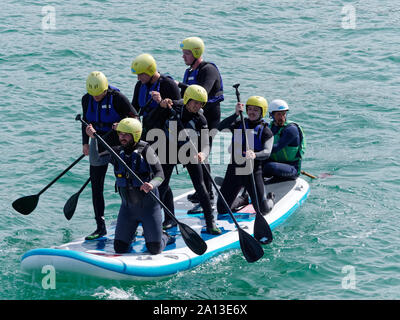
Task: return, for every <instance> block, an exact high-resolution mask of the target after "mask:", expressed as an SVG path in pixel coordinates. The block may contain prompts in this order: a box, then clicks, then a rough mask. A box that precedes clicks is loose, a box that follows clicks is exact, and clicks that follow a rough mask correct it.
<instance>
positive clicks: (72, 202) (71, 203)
mask: <svg viewBox="0 0 400 320" xmlns="http://www.w3.org/2000/svg"><path fill="white" fill-rule="evenodd" d="M111 132H113V130H110V131H108V132H107V133H105V134H104V135H103V139H104V138H106V137H107V136H108V135H110V134H111ZM89 182H90V177H89V179H87V180H86V182H85V183H84V184H83V186H82V187H81V188H80V189H79V191H78V192H77V193H75V194H73V195H72V196H71V197H70V198H69V199H68V200H67V202H66V203H65V205H64V216H65V218H67V220H71V218H72V216H73V215H74V213H75V209H76V206H77V204H78V199H79V195H80V194H81V193H82V191H83V189H85V187H86V186H87V185H88V183H89Z"/></svg>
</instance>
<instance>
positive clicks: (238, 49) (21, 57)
mask: <svg viewBox="0 0 400 320" xmlns="http://www.w3.org/2000/svg"><path fill="white" fill-rule="evenodd" d="M49 5H50V7H46V6H49ZM399 34H400V9H399V7H398V3H397V2H395V1H388V0H384V1H377V0H368V1H367V0H359V1H356V0H355V1H331V0H330V1H312V0H307V1H306V0H299V1H294V0H283V1H252V0H240V1H239V0H233V1H226V0H222V1H218V2H215V1H192V0H185V1H183V0H179V1H161V0H154V1H151V2H148V1H126V0H119V1H115V0H113V1H102V0H97V1H95V0H87V1H76V0H71V1H65V2H60V1H54V2H50V3H48V2H42V1H28V0H22V1H11V0H6V1H3V5H2V10H0V39H1V46H0V88H1V91H2V98H1V99H0V119H1V126H0V132H1V139H0V152H1V154H2V160H1V170H0V208H1V210H0V265H1V273H0V283H1V286H0V299H27V300H31V299H144V300H147V299H216V300H220V299H399V298H400V293H399V292H400V277H399V269H400V241H399V234H400V232H399V231H400V217H399V213H400V206H399V202H398V198H399V193H400V172H399V165H400V161H399V159H398V155H399V154H400V144H399V138H398V135H399V133H400V130H399V128H398V124H399V121H400V110H399V102H400V94H399V85H400V78H399V74H400V54H399V52H400V36H399ZM193 35H196V36H200V37H202V38H203V40H204V42H205V45H206V51H205V54H204V57H205V59H206V60H208V61H213V62H215V63H216V64H217V65H218V67H219V69H220V71H221V74H222V77H223V80H224V85H225V101H224V102H223V103H222V113H223V117H225V116H228V115H230V114H231V113H232V111H233V108H234V105H235V102H236V97H235V92H234V89H233V88H232V85H233V84H235V83H240V91H241V97H242V99H243V100H245V99H247V97H249V96H250V95H263V96H265V97H266V98H267V99H268V101H271V100H273V99H276V98H281V99H285V100H286V101H287V102H288V103H289V105H290V107H291V111H290V114H289V117H290V120H295V121H297V122H299V123H300V124H301V125H302V126H303V128H304V131H305V134H306V138H307V150H306V159H305V160H304V163H303V169H304V170H306V171H307V172H310V173H312V174H314V175H316V176H318V177H319V178H318V179H316V180H312V181H311V179H309V178H307V177H305V179H307V180H308V181H309V183H310V186H311V192H310V195H309V198H308V199H307V201H306V202H305V203H304V205H303V206H302V207H301V208H300V209H299V210H298V211H296V213H295V214H294V215H292V216H291V217H290V219H289V220H288V221H287V222H286V223H284V224H283V225H281V226H280V227H278V228H277V229H276V230H274V241H273V243H271V244H270V245H269V246H268V247H266V248H265V255H264V257H263V258H262V259H261V260H260V261H258V262H256V263H254V264H249V263H247V262H246V260H245V259H244V258H243V255H242V253H241V251H240V250H234V251H230V252H226V253H224V254H221V255H219V256H218V257H216V258H214V259H212V260H210V261H209V262H207V263H205V264H203V265H201V266H199V267H196V268H194V269H192V270H189V271H184V272H181V273H179V274H177V275H174V276H172V277H168V278H166V279H163V280H158V281H142V282H129V281H110V280H101V279H95V278H84V277H81V276H78V275H63V274H60V275H57V281H56V288H55V289H47V290H46V289H45V288H44V287H43V286H42V278H43V275H42V274H40V273H39V274H34V275H30V274H25V273H23V272H22V270H21V269H20V258H21V256H22V255H23V254H24V253H25V252H26V251H28V250H30V249H34V248H38V247H50V246H53V245H58V244H61V243H66V242H70V241H72V240H74V239H76V238H79V237H82V236H84V235H87V234H89V233H90V232H92V231H93V230H94V227H95V224H94V219H93V212H92V206H91V197H90V192H89V188H88V189H86V190H85V191H84V192H83V193H82V195H81V196H80V200H79V204H78V208H77V211H76V213H75V215H74V217H73V219H72V220H70V221H67V220H66V219H65V218H64V215H63V211H62V209H63V206H64V204H65V201H66V200H67V199H68V198H69V197H70V196H71V195H72V194H73V193H75V192H77V191H78V189H79V188H80V186H81V185H82V184H83V183H84V181H85V180H86V179H87V177H88V161H87V159H85V160H83V161H81V162H80V163H79V164H78V165H77V166H76V167H74V168H73V169H72V170H71V171H70V172H69V173H68V174H66V175H65V176H64V177H63V178H62V179H61V180H60V181H58V182H57V183H56V184H55V185H54V186H52V187H51V188H50V189H49V190H47V191H46V192H45V193H44V194H42V195H41V196H40V201H39V204H38V206H37V208H36V210H35V211H34V212H32V213H31V214H30V215H27V216H23V215H21V214H19V213H18V212H16V211H14V209H13V208H12V206H11V203H12V202H13V201H14V200H15V199H17V198H19V197H21V196H24V195H30V194H35V193H37V192H39V191H40V190H41V189H42V188H43V187H44V186H45V185H46V184H47V183H49V182H50V181H51V180H52V179H53V178H54V177H55V176H56V175H58V173H60V172H61V171H62V170H64V169H65V168H66V167H67V166H68V165H69V164H70V163H71V162H72V161H73V160H74V159H76V158H77V157H78V156H79V155H80V154H81V133H80V125H79V124H78V123H77V122H76V121H74V118H75V115H76V114H77V113H80V112H81V105H80V99H81V97H82V95H83V94H84V93H85V79H86V77H87V75H88V74H89V72H91V71H92V70H101V71H103V72H104V73H105V74H106V76H107V77H108V79H109V82H110V83H111V84H112V85H114V86H117V87H118V88H120V89H121V91H122V92H123V93H124V94H125V95H127V96H128V98H129V99H131V97H132V94H133V87H134V84H135V82H136V78H135V76H133V75H132V74H131V72H130V63H131V61H132V59H133V58H134V57H135V56H137V55H139V54H141V53H143V52H148V53H151V54H152V55H153V56H154V57H155V58H156V60H157V63H158V69H159V70H160V71H161V72H163V73H169V74H170V75H171V76H173V77H174V78H176V79H178V80H180V79H182V76H183V73H184V70H185V65H184V63H183V60H182V57H181V51H180V49H179V42H180V41H181V40H182V39H184V38H186V37H188V36H193ZM215 152H221V153H224V152H226V150H219V151H215ZM225 169H226V165H213V167H212V171H213V174H214V175H223V173H224V171H225ZM109 171H110V172H109V173H108V175H107V178H106V191H105V197H106V218H107V222H111V221H113V220H114V219H115V218H116V216H117V212H118V208H119V203H120V200H119V198H118V196H117V195H116V194H115V193H114V191H113V184H114V178H113V175H112V172H111V169H110V170H109ZM190 187H191V182H190V179H189V177H188V175H187V174H185V173H184V172H183V170H181V174H179V175H174V177H173V190H174V193H175V195H177V194H179V193H181V192H183V191H185V190H187V189H189V188H190Z"/></svg>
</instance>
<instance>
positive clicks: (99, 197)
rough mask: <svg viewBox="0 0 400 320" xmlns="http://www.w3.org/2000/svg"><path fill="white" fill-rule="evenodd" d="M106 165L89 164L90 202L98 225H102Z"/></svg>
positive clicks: (103, 223)
mask: <svg viewBox="0 0 400 320" xmlns="http://www.w3.org/2000/svg"><path fill="white" fill-rule="evenodd" d="M107 168H108V165H104V166H90V180H91V187H92V202H93V209H94V215H95V219H96V223H97V226H98V227H101V226H104V227H105V222H104V207H105V205H104V196H103V191H104V179H105V176H106V173H107Z"/></svg>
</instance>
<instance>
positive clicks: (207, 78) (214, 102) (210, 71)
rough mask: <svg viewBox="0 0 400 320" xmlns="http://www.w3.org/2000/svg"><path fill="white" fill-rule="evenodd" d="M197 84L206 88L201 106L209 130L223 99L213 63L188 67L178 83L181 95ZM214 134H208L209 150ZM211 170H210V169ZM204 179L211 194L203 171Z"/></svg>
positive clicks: (215, 125) (213, 126)
mask: <svg viewBox="0 0 400 320" xmlns="http://www.w3.org/2000/svg"><path fill="white" fill-rule="evenodd" d="M191 84H198V85H200V86H202V87H203V88H204V89H206V91H207V94H208V102H207V103H206V105H205V106H204V108H203V111H204V117H205V118H206V120H207V125H208V128H209V130H210V131H211V130H213V129H217V128H218V125H219V123H220V120H221V106H220V103H221V101H223V100H224V95H223V83H222V78H221V74H220V72H219V70H218V68H217V67H216V65H215V64H213V63H211V62H206V61H203V62H201V63H200V64H199V66H198V67H197V68H196V69H195V70H192V69H191V68H188V69H187V70H186V71H185V75H184V77H183V81H182V82H180V83H179V87H180V88H181V96H182V97H183V94H184V92H185V90H186V88H187V86H188V85H191ZM213 138H214V136H213V135H212V134H211V135H210V138H209V139H210V151H211V147H212V141H213ZM207 168H208V169H209V171H210V166H209V164H207ZM210 172H211V171H210ZM204 180H205V184H206V187H207V191H208V192H209V193H210V195H211V196H212V194H213V193H212V183H211V180H210V179H209V177H208V175H207V174H206V173H205V172H204Z"/></svg>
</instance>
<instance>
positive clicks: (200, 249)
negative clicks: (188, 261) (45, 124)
mask: <svg viewBox="0 0 400 320" xmlns="http://www.w3.org/2000/svg"><path fill="white" fill-rule="evenodd" d="M75 120H79V121H81V122H82V123H83V124H84V125H86V126H87V125H88V124H87V123H86V122H85V121H84V120H82V118H81V115H80V114H78V115H77V116H76V118H75ZM94 137H95V138H96V139H97V140H98V141H99V142H100V143H101V144H102V145H103V146H104V147H105V148H106V149H107V150H108V152H110V154H111V156H113V157H114V158H115V159H116V160H117V161H118V162H119V163H120V164H121V165H123V166H124V167H125V169H126V170H128V171H129V173H130V174H132V176H134V177H135V178H136V179H137V180H138V181H139V182H140V183H141V184H143V181H142V180H141V179H140V178H139V177H138V175H137V174H136V173H135V172H134V171H133V170H132V169H131V168H130V167H129V166H128V165H127V164H126V163H125V162H124V161H123V160H122V159H121V157H120V156H119V155H118V154H117V153H116V152H115V151H114V150H113V149H112V148H111V147H110V146H109V145H108V144H107V143H106V142H105V141H104V140H103V139H102V137H100V136H99V135H98V134H97V133H94ZM149 193H150V195H151V196H152V197H153V198H154V200H156V201H157V202H158V203H159V204H160V205H161V207H163V209H164V212H165V213H166V214H167V215H168V216H169V217H170V218H171V219H172V220H174V221H175V222H176V224H177V225H178V226H179V230H180V231H181V234H182V238H183V240H184V241H185V243H186V245H187V246H188V247H189V248H190V250H192V251H193V252H194V253H196V254H198V255H202V254H203V253H204V252H206V250H207V244H206V242H205V241H204V240H203V238H202V237H201V236H200V235H199V234H198V233H197V232H196V231H194V230H193V229H192V228H190V227H189V226H188V225H186V224H184V223H182V222H180V221H178V219H176V217H175V215H174V214H173V213H172V212H171V211H170V210H169V209H168V208H167V207H166V205H165V204H164V203H163V202H162V201H161V200H160V199H159V198H158V197H157V196H156V195H155V193H154V192H153V191H150V192H149Z"/></svg>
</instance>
